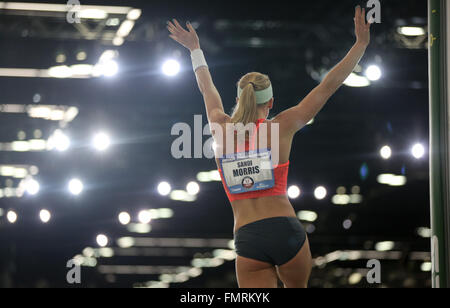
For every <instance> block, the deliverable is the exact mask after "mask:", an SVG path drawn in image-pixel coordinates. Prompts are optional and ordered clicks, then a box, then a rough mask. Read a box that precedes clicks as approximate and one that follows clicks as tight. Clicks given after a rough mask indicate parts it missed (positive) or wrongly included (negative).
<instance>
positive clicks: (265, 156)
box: [220, 150, 275, 194]
mask: <svg viewBox="0 0 450 308" xmlns="http://www.w3.org/2000/svg"><path fill="white" fill-rule="evenodd" d="M220 164H221V167H222V173H223V176H224V178H225V183H226V185H227V187H228V189H229V191H230V193H232V194H240V193H245V192H249V191H257V190H264V189H269V188H272V187H274V186H275V179H274V175H273V166H272V158H271V151H270V150H258V151H250V152H243V153H235V154H229V155H227V156H225V157H223V158H221V159H220Z"/></svg>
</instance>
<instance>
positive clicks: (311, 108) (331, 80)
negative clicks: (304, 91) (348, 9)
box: [274, 6, 370, 134]
mask: <svg viewBox="0 0 450 308" xmlns="http://www.w3.org/2000/svg"><path fill="white" fill-rule="evenodd" d="M354 21H355V34H356V43H355V44H354V45H353V47H352V48H351V49H350V51H349V52H348V53H347V55H346V56H345V57H344V59H342V61H341V62H339V63H338V64H337V65H336V66H335V67H334V68H333V69H332V70H331V71H330V72H329V73H328V74H327V75H326V77H325V78H324V79H323V81H322V82H321V83H320V84H319V85H318V86H317V87H316V88H314V89H313V90H312V91H311V92H310V93H309V94H308V95H307V96H306V97H305V98H304V99H303V100H302V101H301V102H300V103H299V104H298V105H296V106H294V107H292V108H290V109H287V110H285V111H284V112H281V113H280V114H279V115H277V116H276V117H275V119H274V121H276V122H278V123H280V130H281V131H282V132H287V133H292V134H294V133H295V132H297V131H298V130H300V129H301V128H302V127H303V126H305V125H306V124H307V123H308V122H309V121H310V120H311V119H312V118H314V116H315V115H316V114H317V113H318V112H319V111H320V110H321V109H322V107H323V106H324V105H325V103H326V102H327V101H328V99H329V98H330V97H331V96H332V95H333V94H334V93H335V92H336V91H337V90H338V89H339V87H340V86H341V85H342V84H343V82H344V81H345V80H346V79H347V77H348V76H349V75H350V74H351V73H352V71H353V69H354V68H355V66H356V65H357V64H358V62H359V60H361V58H362V56H363V55H364V52H365V50H366V48H367V46H368V45H369V42H370V23H367V24H366V22H365V9H361V7H359V6H357V7H356V11H355V18H354Z"/></svg>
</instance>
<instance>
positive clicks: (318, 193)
mask: <svg viewBox="0 0 450 308" xmlns="http://www.w3.org/2000/svg"><path fill="white" fill-rule="evenodd" d="M326 196H327V190H326V188H325V187H323V186H318V187H317V188H316V189H315V190H314V197H316V199H317V200H322V199H324V198H325V197H326Z"/></svg>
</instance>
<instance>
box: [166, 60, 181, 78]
mask: <svg viewBox="0 0 450 308" xmlns="http://www.w3.org/2000/svg"><path fill="white" fill-rule="evenodd" d="M162 71H163V73H164V75H166V76H169V77H172V76H175V75H177V74H178V73H179V72H180V63H178V61H175V60H167V61H166V62H164V64H163V66H162Z"/></svg>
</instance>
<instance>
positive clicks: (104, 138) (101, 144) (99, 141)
mask: <svg viewBox="0 0 450 308" xmlns="http://www.w3.org/2000/svg"><path fill="white" fill-rule="evenodd" d="M92 144H93V145H94V148H95V149H97V151H104V150H106V149H107V148H109V146H110V144H111V140H110V139H109V136H108V135H107V134H105V133H98V134H96V135H95V136H94V139H93V140H92Z"/></svg>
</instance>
